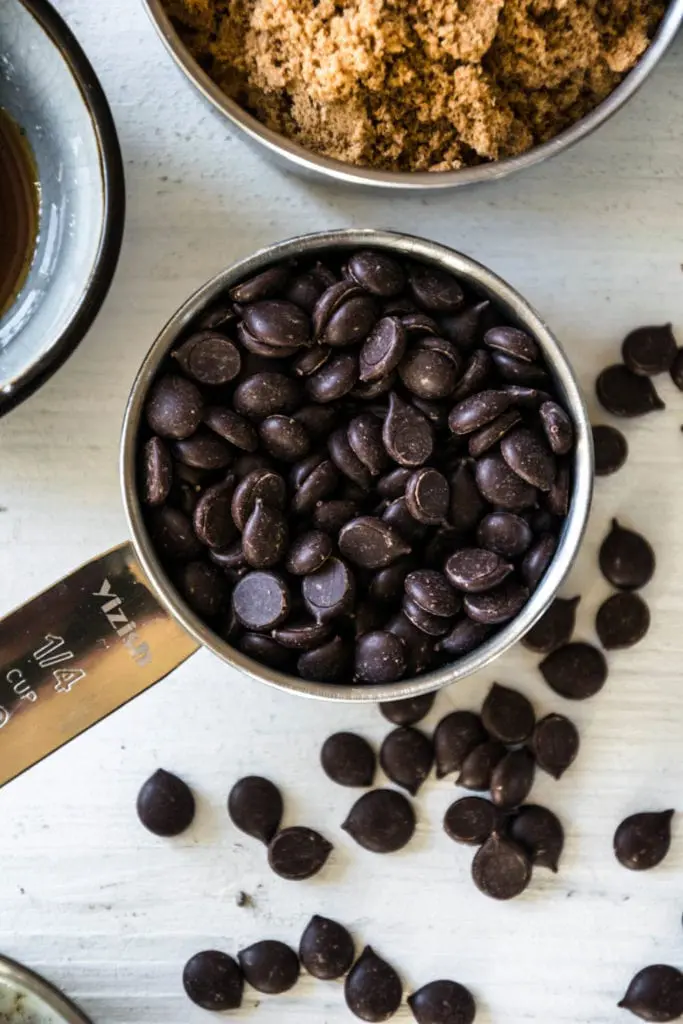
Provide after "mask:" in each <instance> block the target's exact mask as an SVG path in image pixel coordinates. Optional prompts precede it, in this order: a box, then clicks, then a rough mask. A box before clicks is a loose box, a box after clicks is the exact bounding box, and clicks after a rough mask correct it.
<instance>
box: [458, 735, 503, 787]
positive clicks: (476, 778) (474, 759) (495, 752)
mask: <svg viewBox="0 0 683 1024" xmlns="http://www.w3.org/2000/svg"><path fill="white" fill-rule="evenodd" d="M506 753H507V751H506V749H505V747H504V746H503V744H502V743H499V742H498V740H485V741H484V742H483V743H480V744H479V745H478V746H476V747H474V749H473V750H471V751H470V752H469V753H468V754H467V755H466V757H465V758H464V759H463V762H462V764H461V766H460V774H459V775H458V777H457V779H456V780H455V784H456V786H462V788H463V789H473V790H475V791H476V792H483V791H484V790H487V789H490V788H491V776H492V775H493V769H494V768H495V767H496V765H497V764H498V762H499V761H500V760H502V758H504V757H505V755H506Z"/></svg>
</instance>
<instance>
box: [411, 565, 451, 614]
mask: <svg viewBox="0 0 683 1024" xmlns="http://www.w3.org/2000/svg"><path fill="white" fill-rule="evenodd" d="M405 592H406V594H407V595H408V597H409V598H411V600H412V601H414V602H415V603H416V604H418V605H419V606H420V608H422V610H423V611H425V612H429V614H430V615H438V616H444V617H446V618H451V617H452V616H453V615H455V614H456V613H457V612H458V611H459V610H460V598H459V597H458V595H457V594H456V593H455V591H454V590H453V588H452V587H451V585H450V583H449V582H448V580H447V579H446V577H445V576H444V574H443V573H441V572H437V570H436V569H417V570H415V571H414V572H411V573H409V574H408V575H407V576H406V579H405Z"/></svg>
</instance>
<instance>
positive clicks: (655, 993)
mask: <svg viewBox="0 0 683 1024" xmlns="http://www.w3.org/2000/svg"><path fill="white" fill-rule="evenodd" d="M618 1005H619V1006H620V1007H621V1008H622V1009H624V1010H630V1011H631V1013H634V1014H635V1015H636V1017H640V1019H641V1020H649V1021H671V1020H677V1019H678V1018H679V1017H681V1016H683V974H682V973H681V972H680V971H679V970H678V968H677V967H669V966H668V965H667V964H652V966H650V967H643V969H642V971H638V973H637V974H636V976H635V978H634V979H633V981H632V982H631V984H630V985H629V987H628V988H627V990H626V995H625V996H624V998H623V999H622V1000H621V1002H620V1003H619V1004H618Z"/></svg>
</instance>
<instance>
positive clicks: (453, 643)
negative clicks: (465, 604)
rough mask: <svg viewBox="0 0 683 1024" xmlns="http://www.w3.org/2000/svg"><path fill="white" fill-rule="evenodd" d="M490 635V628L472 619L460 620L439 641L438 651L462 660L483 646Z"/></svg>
mask: <svg viewBox="0 0 683 1024" xmlns="http://www.w3.org/2000/svg"><path fill="white" fill-rule="evenodd" d="M489 633H490V628H489V627H488V626H485V625H482V624H481V623H478V622H473V621H472V619H466V618H465V619H460V621H459V622H456V624H455V625H454V626H453V629H452V630H451V631H450V633H447V634H446V636H444V637H443V638H442V639H441V640H439V642H438V644H437V645H436V649H437V650H438V651H442V652H443V653H444V654H448V655H450V656H451V657H452V658H461V657H462V656H463V655H464V654H469V653H470V651H473V650H474V649H475V647H479V646H480V645H481V644H483V642H484V640H486V638H487V636H488V635H489Z"/></svg>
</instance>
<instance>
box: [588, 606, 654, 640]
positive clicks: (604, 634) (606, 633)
mask: <svg viewBox="0 0 683 1024" xmlns="http://www.w3.org/2000/svg"><path fill="white" fill-rule="evenodd" d="M649 628H650V609H649V608H648V606H647V605H646V604H645V602H644V601H643V599H642V597H640V596H639V595H638V594H633V593H629V592H626V593H621V594H613V595H612V597H608V598H607V600H606V601H603V603H602V604H601V605H600V607H599V608H598V614H597V616H596V618H595V630H596V632H597V634H598V637H599V639H600V643H601V644H602V646H603V647H604V648H605V650H606V651H615V650H619V649H620V648H624V647H633V646H634V644H637V643H639V641H640V640H642V639H643V637H644V636H645V634H646V633H647V631H648V629H649Z"/></svg>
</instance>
